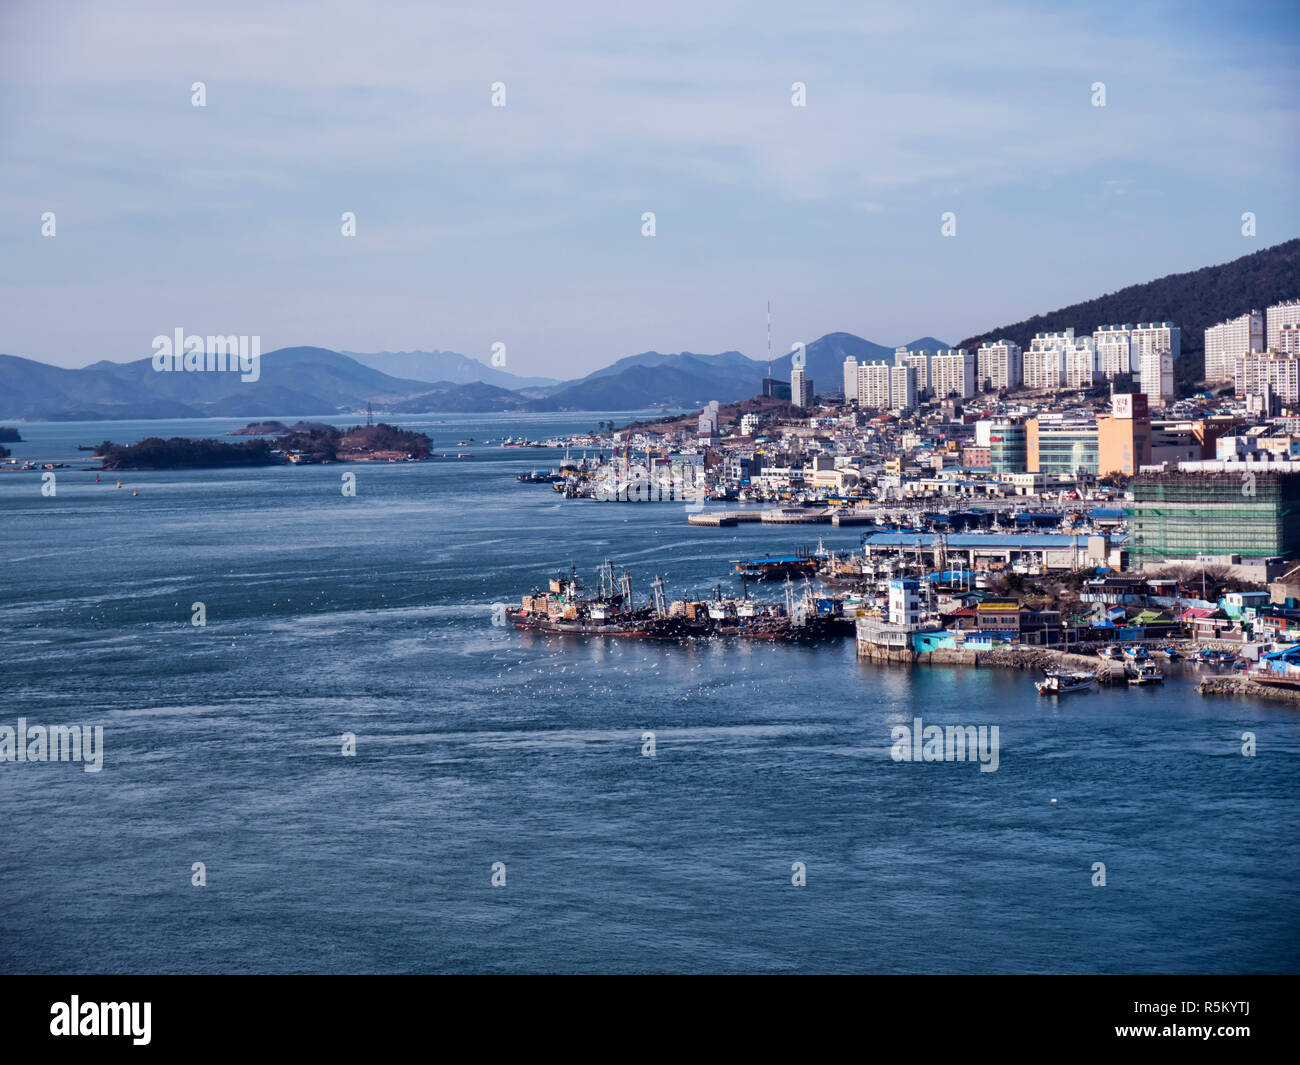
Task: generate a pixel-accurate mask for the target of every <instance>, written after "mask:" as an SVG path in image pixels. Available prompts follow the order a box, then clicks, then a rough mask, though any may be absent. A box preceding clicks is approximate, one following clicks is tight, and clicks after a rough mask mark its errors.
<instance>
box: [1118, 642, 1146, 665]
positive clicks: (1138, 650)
mask: <svg viewBox="0 0 1300 1065" xmlns="http://www.w3.org/2000/svg"><path fill="white" fill-rule="evenodd" d="M1124 657H1125V658H1128V659H1131V660H1132V661H1134V662H1142V661H1145V660H1146V659H1148V658H1150V657H1151V652H1149V651H1148V650H1147V649H1146V648H1145V647H1143V646H1142V645H1141V644H1140V643H1134V644H1129V646H1127V647H1125V648H1124Z"/></svg>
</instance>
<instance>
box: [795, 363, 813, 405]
mask: <svg viewBox="0 0 1300 1065" xmlns="http://www.w3.org/2000/svg"><path fill="white" fill-rule="evenodd" d="M790 402H791V403H793V404H794V405H795V406H796V407H798V408H799V409H800V410H807V409H808V408H810V407H811V406H812V405H813V383H812V378H811V377H809V376H808V372H807V370H806V369H805V368H804V367H802V366H796V367H795V368H794V369H792V370H791V371H790Z"/></svg>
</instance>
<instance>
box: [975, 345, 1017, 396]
mask: <svg viewBox="0 0 1300 1065" xmlns="http://www.w3.org/2000/svg"><path fill="white" fill-rule="evenodd" d="M1023 382H1024V361H1023V356H1022V354H1021V351H1020V345H1019V344H1017V343H1015V341H1012V340H995V341H993V342H991V343H987V344H981V345H980V347H979V350H978V351H976V352H975V387H976V389H977V390H984V389H988V390H990V391H993V392H998V391H1012V390H1014V389H1017V388H1019V387H1020V386H1021V384H1022V383H1023Z"/></svg>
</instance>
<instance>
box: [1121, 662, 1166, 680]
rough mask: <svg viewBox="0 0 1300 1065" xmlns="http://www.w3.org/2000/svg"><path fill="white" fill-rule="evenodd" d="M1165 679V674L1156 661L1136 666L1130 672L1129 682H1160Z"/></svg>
mask: <svg viewBox="0 0 1300 1065" xmlns="http://www.w3.org/2000/svg"><path fill="white" fill-rule="evenodd" d="M1164 679H1165V675H1164V674H1163V673H1161V672H1160V667H1159V666H1157V665H1156V664H1155V663H1154V662H1143V663H1142V664H1141V665H1139V666H1135V667H1133V668H1132V670H1131V671H1130V673H1129V678H1128V682H1129V683H1130V684H1137V685H1142V684H1160V683H1161V682H1163V681H1164Z"/></svg>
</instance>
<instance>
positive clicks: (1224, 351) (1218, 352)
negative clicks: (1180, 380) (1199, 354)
mask: <svg viewBox="0 0 1300 1065" xmlns="http://www.w3.org/2000/svg"><path fill="white" fill-rule="evenodd" d="M1263 350H1264V316H1263V315H1262V314H1260V312H1259V311H1250V312H1249V313H1247V314H1243V315H1242V316H1241V317H1240V318H1229V319H1228V320H1227V321H1226V322H1220V323H1219V324H1218V325H1212V326H1210V328H1209V329H1207V330H1206V331H1205V380H1206V381H1207V382H1209V383H1211V384H1217V383H1218V382H1221V381H1231V380H1232V379H1233V376H1234V375H1235V374H1236V371H1237V359H1239V358H1240V357H1241V356H1242V355H1249V354H1250V353H1251V352H1253V351H1263Z"/></svg>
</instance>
